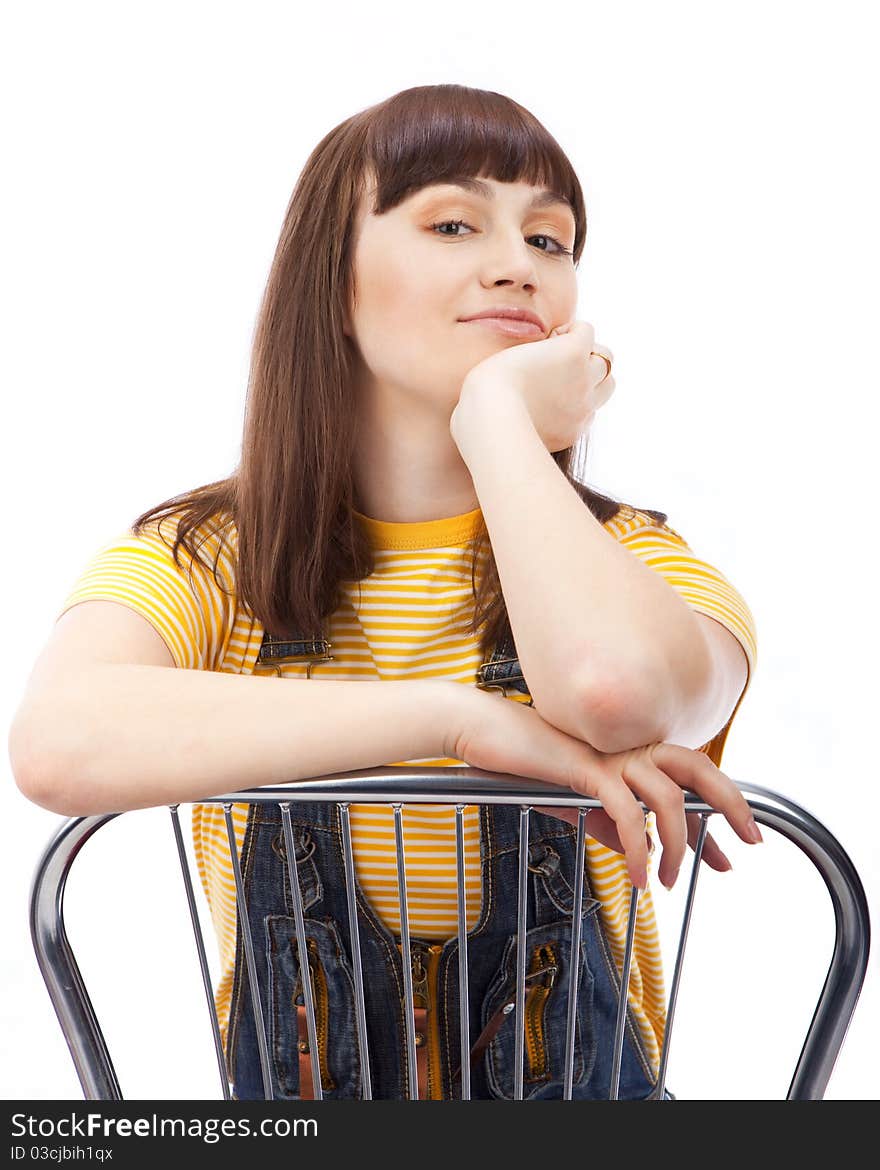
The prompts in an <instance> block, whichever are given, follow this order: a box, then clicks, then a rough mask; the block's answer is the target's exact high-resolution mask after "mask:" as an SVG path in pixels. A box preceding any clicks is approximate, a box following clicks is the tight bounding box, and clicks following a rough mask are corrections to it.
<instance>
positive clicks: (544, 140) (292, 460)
mask: <svg viewBox="0 0 880 1170" xmlns="http://www.w3.org/2000/svg"><path fill="white" fill-rule="evenodd" d="M368 174H369V175H370V176H371V177H375V179H376V181H377V187H376V205H375V208H374V211H375V213H376V214H378V215H381V214H382V213H383V212H385V211H387V210H389V209H390V208H392V207H394V206H396V205H397V204H398V203H399V202H400V201H401V200H403V199H404V198H406V197H407V196H409V195H411V194H412V193H414V192H415V191H417V190H419V189H420V188H421V187H423V186H426V185H427V184H431V183H439V182H443V181H444V180H447V179H449V178H462V177H473V176H478V175H481V176H485V177H489V178H494V179H496V180H497V181H499V182H516V181H525V182H529V183H531V184H533V185H537V184H541V185H543V186H547V187H550V188H551V189H552V190H554V191H556V192H558V193H559V194H561V195H562V197H563V198H565V199H566V200H567V201H568V202H569V204H570V205H571V209H572V211H573V213H574V217H575V222H576V226H577V231H576V235H575V241H574V250H573V259H574V263H575V264H577V262H578V261H579V259H580V256H581V253H582V251H583V247H584V241H585V238H586V213H585V210H584V201H583V196H582V193H581V187H580V184H579V182H578V179H577V176H576V175H575V173H574V170H573V169H572V166H571V164H570V162H569V161H568V159H567V158H566V156H565V154H564V153H563V151H562V149H561V148H560V146H559V144H558V143H557V142H556V140H555V139H554V138H553V137H552V136H551V135H550V134H549V133H548V131H547V130H546V129H545V128H544V127H543V126H542V125H541V123H540V122H539V121H538V120H537V119H536V118H535V117H534V115H532V114H531V113H529V111H528V110H526V109H524V108H523V107H522V106H521V105H519V104H518V103H517V102H515V101H513V100H512V99H511V98H508V97H505V96H504V95H502V94H499V93H495V92H493V91H491V90H483V89H472V88H469V87H466V86H462V85H423V86H416V87H414V88H412V89H407V90H403V91H402V92H401V93H398V94H395V95H393V96H392V97H390V98H388V99H386V100H385V101H383V102H380V103H378V104H377V105H374V106H371V107H369V108H367V109H365V110H362V111H361V112H360V113H357V114H355V115H353V116H352V117H350V118H348V119H346V120H345V121H344V122H342V123H340V124H339V125H338V126H337V127H335V128H334V129H333V130H331V131H330V132H329V133H328V134H327V135H325V137H324V138H323V139H322V140H321V141H320V142H319V143H318V145H317V146H316V147H315V149H314V150H313V151H312V153H311V155H310V156H309V158H308V160H307V162H306V164H305V167H304V168H303V170H302V173H301V174H300V176H299V179H298V181H297V183H296V186H295V188H294V190H293V194H292V195H291V198H290V202H289V204H288V207H287V211H286V213H285V216H284V223H283V225H282V228H281V234H280V237H279V240H278V245H277V248H276V250H275V255H274V258H273V260H272V266H271V269H270V271H269V276H268V279H267V282H266V288H265V291H264V293H263V299H262V304H261V306H260V311H259V314H258V317H257V323H256V328H255V331H254V342H253V348H252V353H251V363H250V376H249V380H248V392H247V402H246V406H245V421H244V433H243V439H242V448H241V460H240V463H239V466H238V468H237V470H236V471H235V472H234V473H233V474H232V475H230V476H229V477H228V478H227V479H223V480H219V481H217V482H216V483H210V484H206V485H204V486H202V487H198V488H194V489H193V490H191V491H188V492H184V493H182V494H180V495H178V496H174V497H173V498H171V499H169V500H165V501H164V502H163V503H161V504H157V505H156V506H155V507H153V508H150V509H149V510H148V511H147V512H144V513H143V514H142V515H140V516H139V517H138V518H137V520H136V521H135V522H134V524H133V526H132V528H133V531H134V533H135V534H136V535H138V534H140V532H141V531H142V529H143V528H144V526H145V525H146V524H147V523H148V522H150V521H152V520H155V519H158V520H159V532H160V535H161V519H162V518H164V517H167V516H170V515H172V514H176V515H177V518H178V523H177V530H176V534H175V539H174V543H173V546H170V547H172V554H173V557H174V561H175V564H177V565H178V567H180V564H179V561H178V549H179V547H180V546H181V545H183V547H184V548H186V549H187V551H188V552H189V553H190V554H191V556H192V557H193V558H196V559H198V560H200V561H201V563H202V564H204V565H205V566H206V567H208V566H207V562H205V561H202V560H201V558H200V557H199V552H198V549H197V548H196V547H195V545H194V542H193V538H192V535H191V534H192V533H193V532H194V530H196V529H199V530H201V531H202V532H203V539H208V538H209V537H210V536H212V535H215V534H218V535H219V536H220V538H221V540H220V547H222V545H223V544H224V543H225V539H224V538H225V535H226V534H228V532H229V531H230V525H234V526H235V529H236V531H237V535H238V550H237V554H236V558H235V568H236V588H237V590H238V594H239V597H240V599H241V601H242V603H243V604H244V605H245V606H247V608H248V609H249V610H250V611H251V612H252V613H253V615H254V616H255V617H256V618H257V619H258V620H259V621H260V622H261V623H262V624H263V626H264V628H265V629H267V630H269V631H270V632H271V633H273V634H276V635H278V636H282V637H283V636H291V635H292V634H293V633H294V632H295V631H296V632H301V633H302V634H303V635H305V636H313V635H315V636H316V635H317V633H318V631H319V630H320V629H322V628H323V623H324V619H325V618H326V617H328V616H329V615H331V614H332V613H333V612H334V611H335V610H336V609H337V607H338V606H339V604H340V602H341V589H340V583H341V582H342V581H360V580H362V579H363V578H365V577H367V576H369V575H370V573H372V571H373V565H374V561H373V550H372V547H371V545H370V542H369V538H368V536H367V534H366V532H365V531H364V529H363V527H362V526H361V525H360V523H359V522H358V520H357V517H356V516H354V515H353V509H354V508H356V502H355V485H354V482H353V473H352V469H353V462H354V460H353V455H354V450H355V443H356V442H357V434H356V431H355V417H356V412H355V410H354V405H353V402H352V394H353V377H352V375H353V369H354V358H355V355H354V353H353V351H352V340H351V339H350V338H349V337H347V336H346V334H345V333H344V331H343V328H342V324H343V319H344V315H345V312H346V310H347V309H348V307H349V306H350V303H351V302H350V293H351V283H350V281H351V259H352V257H351V237H352V230H353V225H354V221H355V215H356V212H357V207H358V202H359V199H360V197H361V193H362V192H363V190H364V189H365V182H364V180H365V176H366V175H368ZM576 450H577V448H576V447H569V448H567V449H566V450H564V451H558V452H556V453H555V454H554V455H553V458H554V459H555V460H556V463H557V464H558V466H559V468H560V469H561V470H562V472H563V473H564V474H565V476H566V478H567V479H568V480H569V482H570V483H571V485H572V487H573V488H574V489H575V490H576V491H577V492H578V494H579V495H580V496H581V498H582V499H583V501H584V503H585V504H586V506H587V507H588V508H589V509H590V511H591V512H592V513H593V515H594V516H595V517H596V519H597V520H599V521H600V522H602V523H604V522H605V521H607V520H609V519H611V518H612V517H613V516H616V515H617V513H618V512H619V511H620V509H621V507H623V506H624V505H622V504H621V502H620V501H618V500H614V499H612V498H611V497H609V496H604V495H602V494H601V493H599V492H597V491H594V490H593V489H591V488H589V487H587V486H586V484H584V483H581V482H580V481H579V480H578V479H577V478H576V476H575V474H574V468H573V464H574V460H575V452H576ZM640 510H641V511H643V512H648V513H649V514H650V515H651V516H653V517H654V519H655V520H657V522H658V523H661V524H662V523H664V522H665V521H666V518H667V517H666V514H665V513H663V512H656V511H653V510H652V509H647V508H642V509H640ZM209 522H210V523H209ZM202 525H205V526H206V527H205V528H202ZM163 539H164V537H163ZM484 542H485V546H486V548H485V551H486V552H487V554H488V555H487V556H486V560H485V565H486V569H485V572H484V573H483V574H482V575H481V576H480V580H479V581H477V574H476V566H477V562H478V559H479V557H480V555H481V552H482V551H484V550H483V544H484ZM166 543H167V542H166ZM471 552H472V558H473V559H472V572H471V582H472V587H473V593H474V613H473V619H472V622H471V625H470V628H469V630H468V632H469V633H471V634H474V635H476V634H477V633H478V632H479V631H480V629H481V627H482V632H481V634H480V639H481V646H482V649H483V652H484V657H486V658H487V657H488V655H489V654H490V653H491V650H492V649H493V648H494V646H495V645H496V644H497V642H498V640H499V639H500V638H501V637H502V636H505V635H506V636H507V637H509V636H510V625H509V620H508V616H507V608H506V605H505V603H504V597H503V594H502V592H501V584H500V580H499V576H498V571H497V567H496V565H495V558H494V555H493V554H492V549H491V541H490V540H489V534H488V531H487V529H486V526H485V523H482V524H481V526H480V530H479V531H478V533H477V535H476V537H475V539H474V541H473V543H472V546H471ZM219 553H220V548H219V547H218V553H217V558H215V561H214V565H213V571H214V576H215V579H216V580H217V583H218V585H220V587H221V588H222V583H221V582H220V579H219V576H218V574H217V559H218V558H219ZM585 584H587V583H585ZM587 595H588V591H587V590H585V596H587ZM585 604H586V603H585Z"/></svg>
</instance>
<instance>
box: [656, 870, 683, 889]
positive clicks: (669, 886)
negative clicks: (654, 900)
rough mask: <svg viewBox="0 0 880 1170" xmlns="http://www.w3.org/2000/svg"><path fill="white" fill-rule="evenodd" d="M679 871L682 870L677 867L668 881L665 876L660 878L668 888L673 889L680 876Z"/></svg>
mask: <svg viewBox="0 0 880 1170" xmlns="http://www.w3.org/2000/svg"><path fill="white" fill-rule="evenodd" d="M679 872H680V871H679V870H678V869H677V870H676V871H675V873H674V874H673V875H672V877H671V878H670V880H669V881H668V882H664V881H663V878H661V879H660V880H661V882H663V885H664V886H666V888H667V890H671V889H672V887H673V886H674V885H675V880H676V878H677V877H678V875H679Z"/></svg>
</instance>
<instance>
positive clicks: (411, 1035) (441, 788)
mask: <svg viewBox="0 0 880 1170" xmlns="http://www.w3.org/2000/svg"><path fill="white" fill-rule="evenodd" d="M738 787H739V788H740V790H741V791H742V793H743V795H744V796H745V798H746V800H747V801H748V803H749V805H750V807H751V809H752V812H753V815H754V817H755V820H756V821H757V822H758V823H759V824H760V825H762V826H765V827H767V828H770V829H773V830H775V831H776V832H777V833H779V834H781V835H782V836H783V837H786V838H787V839H788V840H790V841H792V842H793V843H794V844H795V845H797V846H798V848H799V849H801V850H802V852H803V853H805V854H806V855H807V857H809V859H810V860H811V861H812V862H813V864H814V865H815V867H816V869H817V870H818V871H819V873H820V874H821V876H822V879H823V881H824V883H825V886H826V888H827V890H828V893H829V896H830V898H831V902H832V905H833V909H834V919H835V940H834V948H833V953H832V957H831V963H830V966H829V969H828V974H827V976H826V978H825V983H824V986H823V988H822V991H821V993H820V995H819V999H818V1002H817V1004H816V1008H815V1011H814V1013H813V1018H812V1021H811V1023H810V1026H809V1029H808V1031H807V1034H806V1038H805V1040H804V1044H803V1047H802V1050H801V1054H800V1057H799V1059H798V1062H797V1066H796V1068H795V1072H794V1075H793V1077H792V1080H791V1083H790V1086H789V1089H788V1093H787V1099H788V1100H805V1099H806V1100H816V1099H820V1098H822V1097H823V1096H824V1093H825V1090H826V1087H827V1085H828V1081H829V1078H830V1076H831V1073H832V1070H833V1068H834V1064H835V1061H836V1060H837V1057H838V1054H839V1052H840V1049H841V1047H842V1045H843V1041H844V1039H845V1036H846V1032H847V1029H848V1027H849V1024H850V1020H851V1018H852V1015H853V1012H854V1011H855V1007H856V1003H857V1001H858V997H859V994H860V992H861V988H862V984H863V983H864V979H865V973H866V970H867V963H868V951H869V946H870V919H869V914H868V904H867V899H866V896H865V891H864V888H863V886H862V882H861V880H860V878H859V875H858V873H857V872H856V869H855V867H854V865H853V863H852V861H851V860H850V858H849V857H848V856H847V854H846V852H845V851H844V849H843V848H842V846H841V845H840V842H839V841H838V840H837V839H836V838H835V837H834V836H833V835H832V834H831V833H830V832H829V830H828V829H827V828H826V827H825V826H824V825H823V824H822V823H821V822H820V821H818V820H817V819H816V818H815V817H814V816H812V815H811V814H810V813H808V812H807V811H806V810H805V809H803V808H801V807H800V806H799V805H797V804H795V803H794V802H793V801H791V800H789V799H787V798H786V797H784V796H782V795H780V794H779V793H777V792H773V791H771V790H770V789H767V788H761V787H758V786H757V785H745V784H738ZM294 794H295V799H296V800H298V801H302V800H305V801H325V802H326V801H331V802H337V803H338V804H339V805H340V809H341V814H342V824H343V838H344V841H343V844H344V850H345V867H346V886H347V890H348V899H349V901H348V906H349V926H350V929H351V939H352V951H353V955H352V960H353V966H354V973H355V1003H356V1021H357V1028H358V1041H359V1050H360V1054H361V1069H362V1079H363V1087H364V1096H365V1097H367V1098H369V1097H370V1096H371V1092H370V1074H369V1059H368V1052H367V1039H366V1027H365V1018H364V999H363V985H362V971H361V961H360V952H359V943H358V930H357V914H356V911H355V904H354V897H353V891H354V889H355V871H354V862H353V855H352V846H351V833H350V826H349V819H348V807H349V804H350V803H351V802H362V803H377V804H387V803H390V804H391V805H392V808H393V810H394V820H395V838H396V848H397V874H398V892H399V897H400V905H401V934H402V944H403V949H404V953H407V950H408V946H409V927H408V921H407V909H406V905H407V903H406V880H405V870H404V864H405V862H404V848H403V827H402V812H401V810H402V807H403V805H404V804H413V803H429V804H446V805H453V806H455V810H456V856H457V871H458V941H459V979H460V981H461V987H462V989H463V990H464V993H463V994H462V995H461V996H460V1000H461V1021H460V1023H461V1028H460V1040H461V1051H462V1062H461V1068H462V1097H463V1098H465V1099H468V1098H469V1097H470V1078H469V1061H468V1060H467V1059H466V1057H467V1055H468V1036H469V1021H468V1009H467V1004H468V997H467V994H466V988H467V933H466V917H465V905H464V868H463V860H464V844H463V821H462V815H463V811H464V808H465V806H466V805H468V804H512V805H518V806H519V808H520V837H519V902H518V913H519V919H518V921H519V924H520V929H519V937H520V942H519V945H518V948H517V981H516V982H517V985H516V1016H515V1028H516V1047H515V1059H516V1068H517V1072H516V1077H515V1084H514V1097H515V1099H522V1095H523V1057H524V1051H523V1047H524V1046H523V1037H524V1023H525V1020H524V1002H525V960H526V954H525V942H524V936H525V923H526V911H527V903H526V898H527V884H526V883H527V867H528V818H529V811H530V809H531V807H532V806H533V805H539V806H548V807H549V806H558V807H567V808H577V809H578V811H579V816H578V825H577V862H576V879H575V880H576V888H575V891H574V907H573V912H572V952H571V964H570V984H569V999H568V1017H567V1046H566V1074H565V1092H564V1095H565V1098H566V1099H570V1097H571V1091H572V1067H573V1057H574V1048H573V1046H574V1031H575V1028H574V1024H575V1015H574V1004H575V988H576V986H577V979H578V977H579V970H578V963H577V962H575V956H577V955H579V951H580V925H581V918H580V914H578V913H577V910H578V908H579V907H581V905H582V898H583V884H584V883H583V875H584V850H585V826H586V815H587V813H588V812H589V811H590V810H591V809H594V808H598V807H601V802H600V801H598V800H596V799H590V798H584V797H582V796H579V795H577V794H575V793H573V792H571V791H570V790H568V789H562V788H560V787H558V786H556V785H553V784H547V783H544V782H543V781H539V780H526V779H523V778H522V777H520V776H513V775H509V774H505V773H494V772H484V771H482V770H481V769H478V768H463V767H458V768H455V767H453V768H443V769H438V768H436V767H423V768H403V767H384V768H368V769H361V770H357V771H351V772H346V773H335V774H333V775H331V776H322V777H318V778H316V779H314V780H308V781H301V782H297V783H296V784H295V785H287V786H283V787H271V788H270V787H266V788H258V789H248V790H243V791H241V792H234V793H227V794H224V795H220V796H215V797H211V798H208V799H205V800H201V801H198V802H193V803H199V804H211V803H213V804H217V803H220V804H222V805H223V807H224V811H225V819H226V827H227V834H228V839H229V845H230V854H231V857H232V860H233V870H234V875H235V883H236V891H237V905H238V913H239V924H240V928H241V930H242V932H243V938H244V940H245V952H246V954H245V957H246V963H247V967H248V974H249V984H250V988H251V996H252V1004H253V1010H254V1013H255V1018H256V1020H257V1024H258V1026H257V1033H258V1044H259V1048H260V1061H261V1067H262V1073H263V1084H264V1090H265V1095H266V1097H267V1099H271V1096H272V1094H271V1075H270V1070H269V1058H268V1046H267V1042H266V1033H265V1024H264V1021H263V1008H262V1004H261V1003H260V1001H259V988H258V983H257V979H256V976H255V970H256V968H255V956H254V954H253V948H252V945H251V937H250V930H249V926H248V922H247V910H246V906H245V899H244V897H243V889H242V878H241V870H240V867H239V863H238V856H237V852H236V848H235V834H234V828H233V822H232V812H231V810H232V805H233V803H245V802H247V803H254V802H257V803H259V802H262V803H277V804H279V806H280V809H281V814H282V824H283V831H284V835H285V853H286V857H287V858H293V857H294V856H295V850H294V845H293V838H292V831H291V823H290V813H289V802H290V800H291V799H292V797H293V795H294ZM643 807H644V806H643ZM685 807H686V811H687V812H689V813H697V814H699V815H700V833H699V837H698V839H697V842H696V846H695V849H694V855H693V863H692V867H691V874H690V880H689V885H688V890H687V896H686V902H685V907H684V912H683V916H682V925H681V931H680V935H679V943H678V952H677V956H676V961H675V968H674V972H673V977H672V983H671V986H670V994H669V1004H668V1010H667V1021H666V1033H665V1038H664V1043H663V1048H662V1052H661V1059H660V1071H659V1076H658V1084H657V1088H656V1090H655V1093H654V1096H655V1097H659V1098H661V1099H662V1097H663V1095H664V1084H665V1077H666V1068H667V1063H668V1058H669V1043H670V1039H671V1035H672V1025H673V1019H674V1014H675V1006H676V1002H677V998H678V990H679V985H680V980H681V972H682V965H683V959H684V952H685V945H686V942H687V936H688V930H689V927H690V920H691V914H692V910H693V904H694V898H695V894H696V886H697V879H698V876H699V872H700V860H701V856H702V851H703V845H704V842H705V838H706V832H707V828H708V821H709V818H710V817H711V815H712V814H713V813H715V812H716V810H715V809H713V808H712V806H711V805H708V804H706V803H705V802H703V801H702V800H701V799H700V798H699V797H697V796H696V795H694V794H693V793H689V792H687V793H685ZM170 812H171V819H172V825H173V832H174V836H175V841H176V845H177V851H178V856H179V859H180V864H181V873H182V875H183V881H184V887H185V890H186V896H187V901H188V905H189V911H190V917H191V920H192V925H193V932H194V936H195V943H196V949H197V952H198V958H199V965H200V968H201V973H202V981H203V985H204V989H205V995H206V998H207V1002H208V1008H209V1012H210V1014H211V1021H212V1029H213V1036H214V1045H215V1049H216V1057H217V1064H218V1069H219V1072H220V1080H221V1089H222V1092H223V1097H224V1098H225V1099H227V1100H228V1099H229V1096H230V1090H229V1081H228V1077H227V1070H226V1066H225V1061H224V1056H223V1051H222V1045H221V1041H220V1033H219V1028H218V1022H217V1014H216V1009H215V1005H214V997H213V991H212V987H211V979H210V974H209V970H208V963H207V958H206V954H205V945H204V939H203V936H202V930H201V924H200V920H199V914H198V909H197V905H196V899H195V893H194V889H193V882H192V877H191V874H190V869H189V863H188V859H187V855H186V850H185V847H184V841H183V835H182V832H181V828H180V822H179V818H178V806H177V805H171V806H170ZM119 815H122V814H119V813H107V814H104V815H99V816H89V817H74V818H71V819H69V820H67V821H66V822H65V823H64V824H63V825H62V826H61V827H60V829H59V830H58V832H57V833H56V834H55V836H54V837H53V839H52V840H51V841H50V842H49V844H48V845H47V847H46V849H45V851H44V853H43V856H42V857H41V859H40V861H39V863H38V865H37V868H36V871H35V873H34V877H33V882H32V885H31V894H30V924H31V937H32V940H33V944H34V950H35V952H36V956H37V961H38V963H39V966H40V970H41V972H42V975H43V978H44V980H45V982H46V986H47V988H48V991H49V995H50V997H51V999H52V1003H53V1005H54V1008H55V1011H56V1014H57V1016H58V1020H59V1023H60V1025H61V1029H62V1032H63V1034H64V1037H65V1039H66V1041H67V1044H68V1047H69V1049H70V1053H71V1056H72V1058H73V1062H74V1065H75V1067H76V1071H77V1075H78V1077H79V1080H80V1084H81V1085H82V1089H83V1094H84V1096H85V1098H86V1099H87V1100H122V1092H121V1090H120V1086H119V1081H118V1079H117V1076H116V1072H115V1069H114V1067H113V1062H112V1060H111V1057H110V1053H109V1051H108V1049H107V1044H106V1042H105V1040H104V1035H103V1033H102V1031H101V1026H100V1024H99V1022H98V1018H97V1015H96V1014H95V1011H94V1008H93V1006H92V1003H91V1000H90V998H89V995H88V992H87V990H86V986H85V983H84V981H83V979H82V976H81V974H80V971H79V967H78V965H77V962H76V958H75V956H74V952H73V949H72V947H71V945H70V942H69V941H68V938H67V932H66V930H65V923H64V890H65V885H66V882H67V877H68V874H69V873H70V869H71V866H72V864H73V861H74V859H75V857H76V856H77V854H78V853H79V851H80V849H81V848H82V847H83V845H85V843H86V841H88V840H89V839H90V838H91V837H92V836H93V835H94V834H95V833H96V832H97V831H98V829H100V828H101V827H102V826H103V825H106V824H108V823H109V822H110V821H111V820H113V819H115V817H117V816H119ZM287 870H288V879H289V881H290V884H291V893H292V897H293V907H294V918H295V923H296V934H297V943H298V946H299V949H300V953H301V954H304V953H305V949H306V943H305V930H304V920H303V908H302V896H301V893H300V889H299V882H298V880H296V876H295V870H296V867H295V865H293V866H291V863H290V861H288V863H287ZM638 898H639V890H638V888H636V887H633V889H632V895H631V901H630V912H629V923H628V928H627V939H626V950H625V958H624V964H623V971H622V973H621V988H622V989H623V990H622V991H621V994H620V1006H619V1010H618V1016H617V1022H616V1029H615V1051H614V1059H613V1066H612V1077H611V1090H610V1097H611V1098H612V1099H615V1098H616V1096H617V1087H618V1078H619V1070H620V1059H621V1050H622V1045H623V1034H624V1026H625V1006H626V1000H627V996H626V989H627V988H628V986H629V972H630V961H631V956H632V948H633V941H634V936H635V921H636V914H637V911H638ZM403 970H404V980H405V985H406V988H405V989H406V997H405V998H406V1007H407V1013H406V1014H407V1029H406V1042H407V1056H408V1067H409V1070H410V1072H409V1092H410V1097H411V1098H414V1097H417V1096H418V1092H417V1084H416V1071H415V1070H416V1059H415V1023H414V1015H413V1000H412V985H411V978H412V973H411V971H410V970H409V965H408V964H406V963H404V965H403ZM303 993H304V998H305V1006H306V1018H307V1025H308V1034H309V1041H310V1043H309V1048H310V1051H311V1061H312V1075H313V1084H314V1086H315V1096H316V1098H320V1097H321V1087H320V1086H321V1077H320V1072H319V1069H318V1067H317V1044H316V1038H315V1037H316V1032H315V1014H314V1003H313V998H312V988H311V983H310V980H308V979H306V980H304V981H303Z"/></svg>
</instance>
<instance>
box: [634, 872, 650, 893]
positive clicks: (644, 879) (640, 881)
mask: <svg viewBox="0 0 880 1170" xmlns="http://www.w3.org/2000/svg"><path fill="white" fill-rule="evenodd" d="M633 885H635V886H638V888H639V889H640V890H646V889H647V888H648V871H647V870H646V869H639V870H637V871H636V881H635V882H633Z"/></svg>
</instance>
